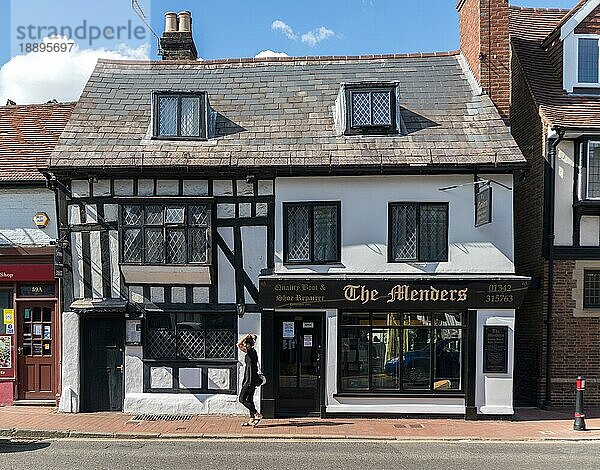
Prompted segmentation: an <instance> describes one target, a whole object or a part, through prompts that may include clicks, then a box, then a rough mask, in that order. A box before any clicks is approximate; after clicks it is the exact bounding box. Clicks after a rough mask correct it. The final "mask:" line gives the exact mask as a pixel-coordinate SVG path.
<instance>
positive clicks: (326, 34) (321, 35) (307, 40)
mask: <svg viewBox="0 0 600 470" xmlns="http://www.w3.org/2000/svg"><path fill="white" fill-rule="evenodd" d="M271 29H272V30H273V31H279V32H281V33H283V34H284V35H285V36H286V37H287V38H288V39H291V40H292V41H297V40H298V35H297V34H296V33H295V32H294V30H293V28H292V27H291V26H290V25H288V24H287V23H285V22H283V21H281V20H275V21H273V23H272V24H271ZM334 36H337V35H336V33H335V31H333V30H331V29H329V28H326V27H325V26H321V27H319V28H316V29H313V30H312V31H308V32H306V33H304V34H302V35H301V36H300V41H302V42H303V43H304V44H308V45H309V46H311V47H315V46H316V45H317V44H318V43H320V42H321V41H325V40H326V39H329V38H332V37H334Z"/></svg>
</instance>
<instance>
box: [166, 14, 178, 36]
mask: <svg viewBox="0 0 600 470" xmlns="http://www.w3.org/2000/svg"><path fill="white" fill-rule="evenodd" d="M176 31H177V13H175V12H172V11H168V12H167V13H165V33H174V32H176Z"/></svg>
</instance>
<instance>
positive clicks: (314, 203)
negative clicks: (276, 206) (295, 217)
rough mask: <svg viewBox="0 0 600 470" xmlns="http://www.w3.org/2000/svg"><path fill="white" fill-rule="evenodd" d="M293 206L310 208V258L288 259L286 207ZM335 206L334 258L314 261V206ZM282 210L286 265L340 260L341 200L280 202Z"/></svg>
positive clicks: (327, 262) (329, 262)
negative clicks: (302, 259) (335, 238)
mask: <svg viewBox="0 0 600 470" xmlns="http://www.w3.org/2000/svg"><path fill="white" fill-rule="evenodd" d="M293 206H306V207H308V208H309V210H310V218H309V231H310V260H308V261H298V260H290V259H289V240H288V227H289V225H288V208H290V207H293ZM322 206H327V207H335V208H336V210H337V251H336V258H335V259H334V260H326V261H319V260H316V261H315V252H314V239H315V224H314V222H315V207H322ZM282 212H283V260H284V261H283V263H284V264H286V265H327V264H339V263H341V260H342V202H341V201H302V202H284V203H282Z"/></svg>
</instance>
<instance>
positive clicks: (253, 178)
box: [246, 175, 256, 184]
mask: <svg viewBox="0 0 600 470" xmlns="http://www.w3.org/2000/svg"><path fill="white" fill-rule="evenodd" d="M255 181H256V176H254V175H247V176H246V183H248V184H253V183H254V182H255Z"/></svg>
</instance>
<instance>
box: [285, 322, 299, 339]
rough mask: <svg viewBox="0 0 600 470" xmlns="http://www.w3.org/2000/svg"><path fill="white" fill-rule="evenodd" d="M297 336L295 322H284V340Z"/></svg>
mask: <svg viewBox="0 0 600 470" xmlns="http://www.w3.org/2000/svg"><path fill="white" fill-rule="evenodd" d="M294 336H296V334H295V331H294V322H293V321H284V322H283V338H284V339H292V338H293V337H294Z"/></svg>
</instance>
